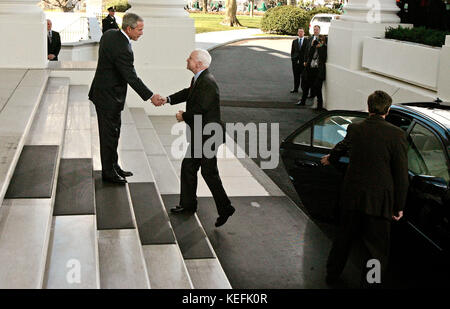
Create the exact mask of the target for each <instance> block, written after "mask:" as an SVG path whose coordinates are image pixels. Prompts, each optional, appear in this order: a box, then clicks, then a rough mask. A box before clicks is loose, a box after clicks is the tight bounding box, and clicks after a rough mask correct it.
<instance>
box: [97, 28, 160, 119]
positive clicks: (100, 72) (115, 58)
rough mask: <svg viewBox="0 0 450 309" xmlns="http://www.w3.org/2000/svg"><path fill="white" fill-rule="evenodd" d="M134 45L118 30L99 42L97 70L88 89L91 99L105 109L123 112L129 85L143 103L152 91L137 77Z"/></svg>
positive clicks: (108, 33) (103, 37)
mask: <svg viewBox="0 0 450 309" xmlns="http://www.w3.org/2000/svg"><path fill="white" fill-rule="evenodd" d="M133 62H134V56H133V51H132V50H131V44H129V43H128V39H127V38H126V37H125V35H124V34H123V33H122V32H120V31H119V30H111V31H108V32H106V33H105V34H104V35H103V36H102V38H101V39H100V46H99V51H98V62H97V70H96V71H95V76H94V80H93V81H92V84H91V89H90V90H89V99H90V100H91V101H92V102H94V104H95V105H96V106H97V107H99V108H101V109H104V110H109V111H112V112H120V111H122V110H123V107H124V104H125V98H126V96H127V84H128V85H130V86H131V88H133V89H134V90H135V91H136V92H137V94H138V95H139V96H140V97H141V98H142V100H144V101H147V100H148V99H149V98H150V97H151V96H152V95H153V92H152V91H151V90H150V89H148V88H147V86H145V85H144V83H143V82H142V80H141V79H140V78H139V77H138V76H137V75H136V71H135V69H134V65H133Z"/></svg>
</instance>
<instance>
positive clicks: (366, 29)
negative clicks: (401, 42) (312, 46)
mask: <svg viewBox="0 0 450 309" xmlns="http://www.w3.org/2000/svg"><path fill="white" fill-rule="evenodd" d="M397 11H398V8H397V6H396V4H395V0H349V1H348V3H347V4H346V5H345V6H344V14H343V15H341V17H340V19H338V20H333V21H332V22H331V26H330V30H329V34H328V59H327V79H326V82H325V87H324V89H325V92H324V98H325V107H326V108H327V109H353V110H366V108H367V107H366V100H367V95H368V94H369V93H370V92H372V91H373V90H375V89H373V87H379V85H378V84H376V83H375V82H373V81H372V80H364V81H363V80H362V79H361V77H360V75H359V73H360V72H362V71H363V68H362V65H361V64H362V56H363V40H364V38H366V37H382V38H384V33H385V30H386V28H388V27H397V26H398V25H399V22H400V19H399V18H398V17H397V15H396V13H397Z"/></svg>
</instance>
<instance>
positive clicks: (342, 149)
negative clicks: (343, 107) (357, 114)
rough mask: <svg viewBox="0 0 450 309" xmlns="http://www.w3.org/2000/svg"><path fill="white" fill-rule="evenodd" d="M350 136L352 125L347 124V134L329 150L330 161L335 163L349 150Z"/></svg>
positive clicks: (351, 134)
mask: <svg viewBox="0 0 450 309" xmlns="http://www.w3.org/2000/svg"><path fill="white" fill-rule="evenodd" d="M352 136H353V126H352V125H349V126H348V128H347V135H346V136H345V138H344V139H343V140H342V141H340V142H339V143H337V144H336V146H334V148H333V149H332V150H331V152H330V158H329V161H330V163H332V164H335V163H337V162H338V161H339V159H340V158H341V157H342V156H345V155H346V154H347V153H348V152H349V150H350V148H351V141H352Z"/></svg>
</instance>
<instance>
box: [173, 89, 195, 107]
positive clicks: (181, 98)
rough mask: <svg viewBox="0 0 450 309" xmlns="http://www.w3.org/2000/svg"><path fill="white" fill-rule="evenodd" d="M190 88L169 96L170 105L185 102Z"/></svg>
mask: <svg viewBox="0 0 450 309" xmlns="http://www.w3.org/2000/svg"><path fill="white" fill-rule="evenodd" d="M190 89H191V88H185V89H183V90H180V91H178V92H176V93H174V94H171V95H170V96H169V98H170V105H174V104H178V103H181V102H186V100H187V98H188V95H189V91H190Z"/></svg>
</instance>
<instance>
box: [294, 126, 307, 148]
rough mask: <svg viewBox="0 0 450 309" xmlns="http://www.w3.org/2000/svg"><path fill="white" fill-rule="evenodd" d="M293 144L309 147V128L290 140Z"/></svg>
mask: <svg viewBox="0 0 450 309" xmlns="http://www.w3.org/2000/svg"><path fill="white" fill-rule="evenodd" d="M292 142H293V143H294V144H298V145H305V146H311V127H310V126H309V127H308V128H307V129H305V130H303V131H301V132H299V133H298V134H297V135H296V136H295V137H294V139H293V140H292Z"/></svg>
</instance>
